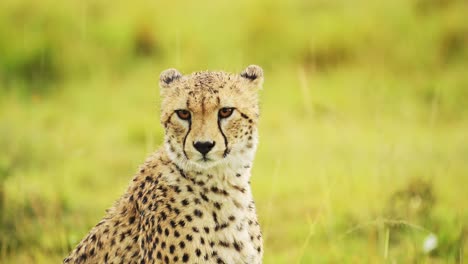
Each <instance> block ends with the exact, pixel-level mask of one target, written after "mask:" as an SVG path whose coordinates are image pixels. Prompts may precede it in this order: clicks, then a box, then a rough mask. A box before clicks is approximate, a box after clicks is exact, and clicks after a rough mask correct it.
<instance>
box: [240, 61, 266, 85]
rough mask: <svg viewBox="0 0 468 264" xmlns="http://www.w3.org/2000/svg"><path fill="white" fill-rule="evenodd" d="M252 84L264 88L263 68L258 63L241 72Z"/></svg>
mask: <svg viewBox="0 0 468 264" xmlns="http://www.w3.org/2000/svg"><path fill="white" fill-rule="evenodd" d="M240 76H241V77H242V78H244V80H246V81H247V82H248V83H249V84H250V85H252V86H254V87H256V88H260V89H261V88H262V85H263V69H262V68H261V67H260V66H257V65H249V66H248V67H247V68H245V70H243V71H242V72H241V73H240Z"/></svg>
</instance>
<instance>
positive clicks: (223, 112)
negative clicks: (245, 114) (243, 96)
mask: <svg viewBox="0 0 468 264" xmlns="http://www.w3.org/2000/svg"><path fill="white" fill-rule="evenodd" d="M233 112H234V108H232V107H223V108H221V109H219V112H218V117H219V118H228V117H230V116H231V115H232V113H233Z"/></svg>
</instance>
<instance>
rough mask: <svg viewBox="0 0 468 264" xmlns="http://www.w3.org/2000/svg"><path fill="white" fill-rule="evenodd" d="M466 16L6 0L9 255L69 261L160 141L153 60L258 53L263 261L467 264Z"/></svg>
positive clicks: (303, 0) (1, 55)
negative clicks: (427, 246)
mask: <svg viewBox="0 0 468 264" xmlns="http://www.w3.org/2000/svg"><path fill="white" fill-rule="evenodd" d="M467 14H468V2H467V1H464V0H395V1H370V0H356V1H352V2H350V1H345V0H327V1H325V0H309V1H307V0H292V1H267V0H262V1H248V0H240V1H235V2H232V1H225V0H221V1H207V0H199V1H193V2H182V1H140V0H136V1H131V2H128V1H112V2H108V1H103V0H98V1H88V0H84V1H53V0H43V1H34V0H2V1H0V262H1V263H52V262H60V261H61V260H62V258H63V257H64V256H66V255H67V253H68V251H69V250H70V249H71V248H72V247H74V245H75V244H76V243H77V242H79V240H80V239H81V238H82V237H83V236H84V235H85V234H86V233H87V232H88V231H89V229H90V228H91V227H92V226H93V225H94V224H96V223H97V222H98V220H99V219H100V218H101V217H102V216H103V214H104V210H105V209H106V208H108V207H109V206H111V204H112V203H113V201H114V200H115V199H117V198H118V197H119V195H120V194H122V192H123V191H124V190H125V188H126V186H127V184H128V182H129V181H130V179H131V177H132V175H133V173H134V172H135V171H136V168H137V167H138V165H139V164H141V163H142V162H143V161H144V159H145V157H146V156H147V155H148V154H149V153H151V152H152V151H154V150H155V149H157V148H158V147H159V146H160V145H161V143H162V136H163V130H162V128H161V126H160V125H159V98H158V97H159V93H158V87H157V80H158V75H159V72H161V71H162V70H163V69H166V68H169V67H176V68H178V69H179V70H181V71H182V72H185V73H190V72H192V71H197V70H204V69H212V70H214V69H220V70H227V71H232V72H239V71H241V70H242V69H243V68H244V67H246V66H247V65H249V64H253V63H255V64H258V65H261V66H262V67H263V68H264V70H265V77H266V81H265V88H264V90H263V91H262V92H261V98H262V101H261V108H262V120H261V125H260V129H261V130H260V145H259V149H258V153H257V158H256V162H255V166H254V169H253V178H252V185H253V191H254V196H255V198H256V203H257V207H258V214H259V219H260V222H261V224H262V227H263V233H264V236H265V256H264V262H265V263H387V262H388V263H463V260H465V261H466V259H468V253H467V252H468V246H467V236H468V227H467V223H468V208H467V206H466V204H467V202H468V195H467V188H468V187H467V186H468V138H467V135H468V107H467V103H468V71H467V67H468V20H467ZM431 233H432V234H434V235H435V236H436V238H437V242H438V243H437V247H435V249H433V250H430V251H428V252H425V251H424V250H423V244H424V242H425V241H426V240H427V237H428V235H429V234H431Z"/></svg>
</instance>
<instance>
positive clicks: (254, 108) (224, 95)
mask: <svg viewBox="0 0 468 264" xmlns="http://www.w3.org/2000/svg"><path fill="white" fill-rule="evenodd" d="M159 84H160V86H161V98H162V103H161V108H162V111H161V123H162V125H163V126H164V129H165V143H164V144H165V148H166V151H167V152H168V154H169V156H170V158H171V159H172V160H173V161H174V162H175V163H176V164H177V165H179V166H181V167H183V168H187V167H192V168H196V169H208V168H212V167H216V166H220V165H223V164H224V165H230V166H235V165H234V164H239V165H242V164H240V163H245V162H250V161H251V160H252V159H253V155H254V153H255V149H256V145H257V124H258V117H259V108H258V90H259V89H260V88H261V87H262V84H263V70H262V68H260V67H259V66H256V65H251V66H248V67H247V68H246V69H245V70H244V71H242V72H241V73H240V74H231V73H226V72H221V71H217V72H211V71H205V72H195V73H192V74H190V75H182V74H181V73H180V72H179V71H177V70H176V69H168V70H165V71H163V72H162V73H161V76H160V82H159Z"/></svg>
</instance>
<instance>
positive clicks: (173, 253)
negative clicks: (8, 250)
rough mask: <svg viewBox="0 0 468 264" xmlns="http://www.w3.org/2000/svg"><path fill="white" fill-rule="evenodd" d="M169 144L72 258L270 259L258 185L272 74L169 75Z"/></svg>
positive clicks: (165, 85) (165, 92) (164, 117)
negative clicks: (257, 161)
mask: <svg viewBox="0 0 468 264" xmlns="http://www.w3.org/2000/svg"><path fill="white" fill-rule="evenodd" d="M159 85H160V93H161V98H162V102H161V124H162V125H163V127H164V130H165V136H164V143H163V146H161V148H160V149H159V150H157V151H156V152H154V153H153V154H152V155H150V157H149V158H148V159H147V160H146V161H145V162H144V164H143V165H141V166H140V168H139V169H138V172H137V173H136V175H135V176H134V177H133V179H132V181H131V182H130V184H129V187H128V188H127V190H126V192H125V193H124V194H123V195H122V196H121V197H120V199H118V200H117V201H116V202H115V204H114V205H113V206H112V207H111V208H110V209H108V210H107V211H106V215H105V217H104V218H103V219H102V220H101V221H100V222H99V223H98V224H97V225H96V226H95V227H93V228H92V229H91V231H90V232H89V233H88V234H87V235H86V236H85V237H84V238H83V240H82V241H81V242H80V243H79V244H78V245H77V246H76V248H75V249H73V251H72V252H71V253H70V255H69V256H68V257H67V258H65V259H64V261H63V263H138V264H140V263H218V264H219V263H226V264H227V263H248V264H255V263H262V256H263V245H262V244H263V240H262V234H261V230H260V225H259V223H258V221H257V215H256V209H255V204H254V201H253V197H252V192H251V188H250V176H251V168H252V162H253V159H254V154H255V152H256V148H257V142H258V128H257V125H258V119H259V106H258V91H259V90H260V89H261V88H262V86H263V70H262V68H260V67H259V66H256V65H250V66H248V67H247V68H246V69H245V70H243V71H242V72H241V73H240V74H233V73H226V72H223V71H202V72H195V73H192V74H189V75H182V74H181V73H180V72H179V71H177V70H176V69H168V70H165V71H163V72H162V73H161V75H160V80H159Z"/></svg>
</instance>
